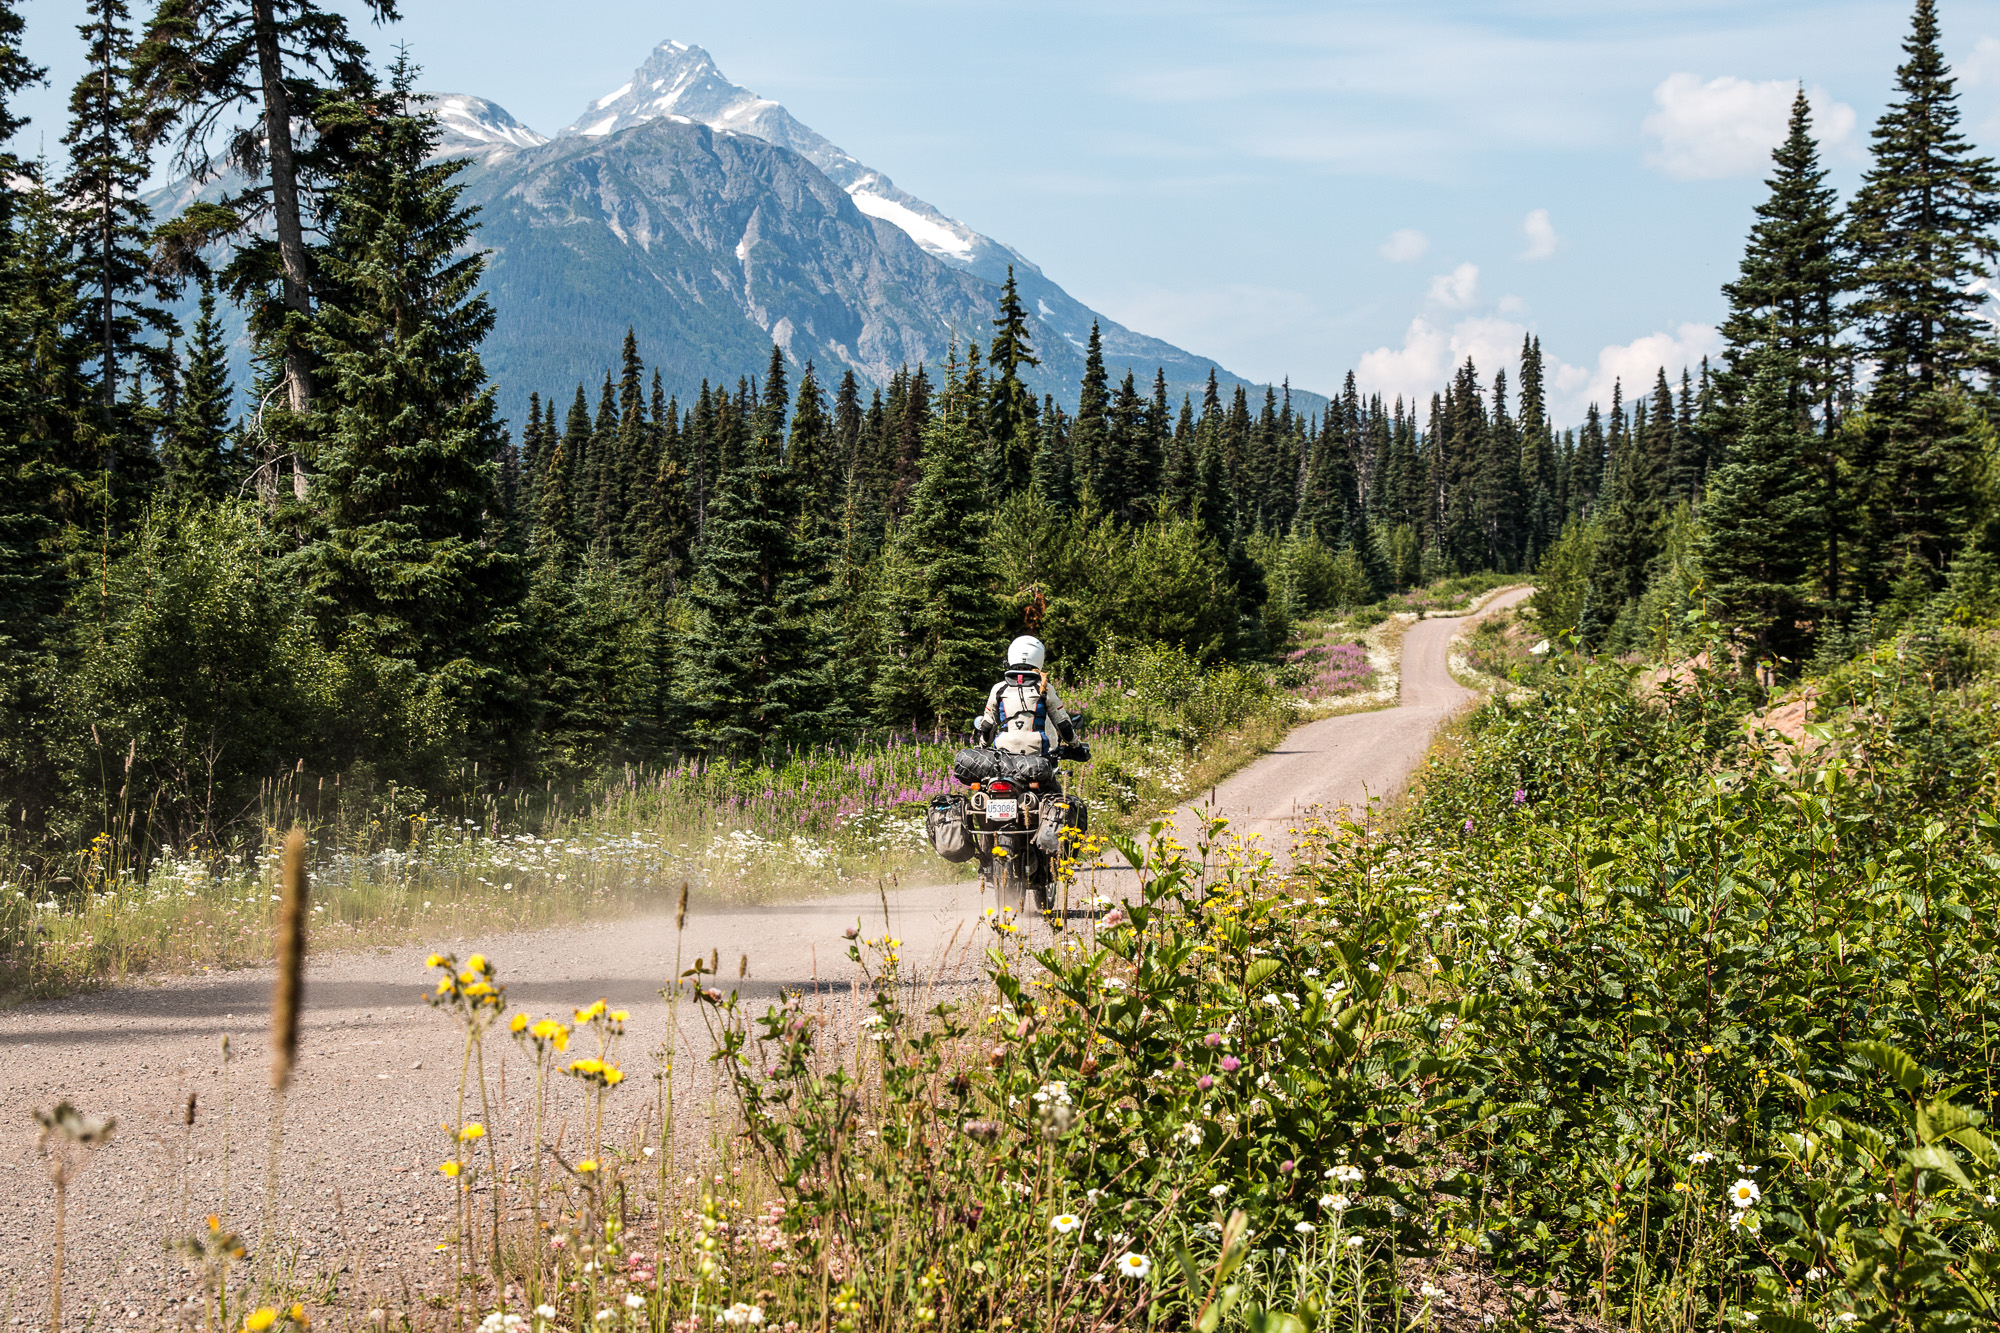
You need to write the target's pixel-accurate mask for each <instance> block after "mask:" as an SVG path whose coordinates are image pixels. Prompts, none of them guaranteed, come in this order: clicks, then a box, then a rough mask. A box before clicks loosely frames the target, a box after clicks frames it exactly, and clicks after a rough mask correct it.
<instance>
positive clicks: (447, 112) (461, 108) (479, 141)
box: [430, 93, 549, 156]
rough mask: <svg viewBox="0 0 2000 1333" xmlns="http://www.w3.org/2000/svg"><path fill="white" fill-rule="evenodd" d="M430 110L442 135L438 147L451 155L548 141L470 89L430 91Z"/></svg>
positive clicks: (508, 150)
mask: <svg viewBox="0 0 2000 1333" xmlns="http://www.w3.org/2000/svg"><path fill="white" fill-rule="evenodd" d="M430 97H431V103H430V106H431V114H432V115H433V116H434V117H435V118H436V119H437V123H438V128H439V129H440V130H442V131H443V132H444V133H443V136H442V138H440V139H439V141H438V151H439V152H440V153H448V154H451V155H452V156H468V155H470V156H484V155H486V154H490V153H509V154H511V153H515V152H519V151H520V150H521V149H523V148H540V147H541V146H542V145H543V144H545V143H547V142H548V141H549V136H548V135H546V134H537V133H535V131H533V130H531V129H529V128H528V127H527V126H526V125H523V124H522V123H521V122H520V121H518V120H516V119H514V118H513V117H512V116H510V115H508V114H507V109H506V108H505V107H503V106H500V105H499V104H498V103H495V102H489V101H487V100H486V99H485V98H483V97H474V96H472V95H471V94H470V93H433V94H431V95H430Z"/></svg>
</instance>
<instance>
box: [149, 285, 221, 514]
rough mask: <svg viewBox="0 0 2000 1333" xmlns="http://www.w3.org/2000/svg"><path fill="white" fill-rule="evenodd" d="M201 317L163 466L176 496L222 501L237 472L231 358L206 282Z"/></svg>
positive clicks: (190, 345)
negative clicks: (232, 441)
mask: <svg viewBox="0 0 2000 1333" xmlns="http://www.w3.org/2000/svg"><path fill="white" fill-rule="evenodd" d="M199 310H200V313H199V314H198V315H197V316H196V318H195V322H194V334H193V336H192V337H191V338H189V339H188V345H187V365H186V367H185V368H184V369H183V370H182V371H181V374H180V377H179V385H178V388H177V390H176V392H175V401H174V411H173V415H172V419H171V421H170V422H169V424H168V429H167V436H166V447H165V449H164V450H163V452H164V454H165V458H164V460H163V461H164V462H165V464H166V474H167V488H168V490H169V491H171V492H172V493H173V494H175V495H177V496H185V497H188V498H200V499H205V500H219V499H221V498H222V497H223V496H224V495H225V494H227V493H228V492H229V490H230V489H231V483H232V480H233V478H232V477H231V476H230V474H231V473H232V472H233V471H234V470H235V467H234V459H233V458H232V457H231V450H230V444H229V425H230V398H231V391H230V387H229V354H228V348H227V346H226V345H225V344H224V342H223V340H222V331H221V329H220V327H219V326H218V324H217V322H216V318H215V289H214V287H213V286H212V285H211V284H210V283H209V282H208V280H207V279H205V278H204V279H203V281H202V284H201V304H200V307H199Z"/></svg>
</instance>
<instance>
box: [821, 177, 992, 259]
mask: <svg viewBox="0 0 2000 1333" xmlns="http://www.w3.org/2000/svg"><path fill="white" fill-rule="evenodd" d="M847 197H848V198H850V199H852V200H853V201H854V206H855V207H856V208H858V209H860V210H861V211H862V212H864V213H866V214H867V215H868V216H869V217H871V218H881V219H882V220H883V221H884V222H893V223H895V224H896V225H897V226H898V227H901V228H902V229H903V230H904V231H906V232H908V233H909V235H910V239H911V240H913V241H915V242H916V243H917V244H918V245H921V246H922V247H923V248H924V249H926V250H928V251H930V252H931V253H932V254H934V255H937V256H939V257H943V256H945V255H953V256H956V257H957V258H959V259H968V258H970V257H971V255H972V242H971V241H970V240H968V239H966V238H965V237H962V236H960V235H959V234H958V233H957V232H955V231H953V230H952V229H951V228H949V227H942V226H939V225H938V224H937V223H935V222H933V221H931V220H930V219H929V218H927V217H925V216H924V215H923V214H921V213H919V212H917V211H916V210H914V209H910V208H905V207H904V206H903V205H901V204H899V203H897V202H896V201H895V200H894V199H886V198H884V197H883V196H881V195H879V194H872V193H870V192H869V191H867V190H849V191H848V192H847Z"/></svg>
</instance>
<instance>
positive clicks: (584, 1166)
mask: <svg viewBox="0 0 2000 1333" xmlns="http://www.w3.org/2000/svg"><path fill="white" fill-rule="evenodd" d="M576 1169H577V1170H579V1171H595V1170H596V1169H597V1159H596V1158H594V1157H586V1158H585V1159H584V1160H583V1161H581V1162H578V1163H577V1164H576Z"/></svg>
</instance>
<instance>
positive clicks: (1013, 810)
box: [986, 797, 1021, 819]
mask: <svg viewBox="0 0 2000 1333" xmlns="http://www.w3.org/2000/svg"><path fill="white" fill-rule="evenodd" d="M1020 810H1021V803H1020V802H1019V801H1001V800H995V799H993V798H991V797H989V798H987V801H986V817H987V818H988V819H1012V818H1013V817H1014V816H1015V815H1017V814H1019V813H1020Z"/></svg>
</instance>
